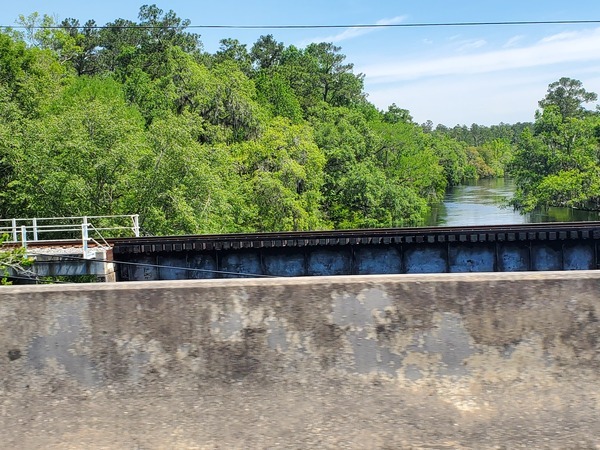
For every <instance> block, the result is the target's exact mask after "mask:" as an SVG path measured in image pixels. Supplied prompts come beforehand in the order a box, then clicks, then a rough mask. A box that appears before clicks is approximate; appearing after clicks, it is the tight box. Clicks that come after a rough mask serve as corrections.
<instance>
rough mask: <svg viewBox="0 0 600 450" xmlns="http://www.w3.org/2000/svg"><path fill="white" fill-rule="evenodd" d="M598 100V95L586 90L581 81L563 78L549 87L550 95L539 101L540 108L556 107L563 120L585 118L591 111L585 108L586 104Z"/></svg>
mask: <svg viewBox="0 0 600 450" xmlns="http://www.w3.org/2000/svg"><path fill="white" fill-rule="evenodd" d="M596 100H598V95H597V94H596V93H594V92H588V91H586V90H585V89H584V87H583V83H582V82H581V81H579V80H574V79H572V78H567V77H563V78H561V79H560V80H558V81H555V82H554V83H551V84H550V85H549V86H548V93H547V94H546V96H545V97H544V98H543V99H542V100H540V101H539V105H540V108H543V109H546V108H547V107H549V106H556V107H557V108H558V110H559V112H560V115H561V116H562V118H563V119H567V118H569V117H583V116H584V115H586V114H588V113H589V111H588V110H586V109H585V108H584V107H583V104H584V103H589V102H594V101H596Z"/></svg>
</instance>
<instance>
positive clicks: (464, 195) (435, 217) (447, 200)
mask: <svg viewBox="0 0 600 450" xmlns="http://www.w3.org/2000/svg"><path fill="white" fill-rule="evenodd" d="M514 190H515V186H514V183H513V181H512V180H510V179H504V178H495V179H485V180H479V181H477V182H473V183H470V184H466V185H461V186H454V187H453V188H451V189H450V190H449V191H448V192H447V193H446V195H445V197H444V201H443V203H440V204H438V205H436V206H434V207H433V208H432V211H431V214H430V216H429V218H428V220H427V222H426V224H425V225H427V226H464V225H512V224H520V223H540V222H581V221H589V220H600V213H599V212H597V211H581V210H576V209H571V208H547V209H543V210H542V209H540V210H535V211H533V212H531V213H527V214H520V213H519V212H517V211H514V210H513V208H512V207H509V206H506V204H507V202H508V200H509V199H510V198H511V197H512V195H513V192H514Z"/></svg>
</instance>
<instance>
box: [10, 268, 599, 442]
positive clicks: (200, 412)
mask: <svg viewBox="0 0 600 450" xmlns="http://www.w3.org/2000/svg"><path fill="white" fill-rule="evenodd" d="M599 318H600V272H568V273H567V272H561V273H555V272H545V273H536V274H533V273H521V274H497V273H496V274H454V275H449V274H441V275H420V276H409V275H394V276H371V277H332V278H296V279H289V278H288V279H268V280H218V281H217V280H198V281H179V282H149V283H120V284H119V283H117V284H110V285H107V284H94V285H84V286H82V285H76V286H75V285H68V286H63V285H55V286H21V287H17V286H15V287H2V288H1V290H0V436H2V444H1V446H2V447H3V448H27V449H30V448H137V449H151V448H152V449H153V448H361V449H363V448H381V449H396V448H437V449H441V448H453V449H454V448H458V449H460V448H477V449H482V448H495V449H501V448H507V449H508V448H511V449H512V448H561V449H562V448H581V449H597V448H600V438H599V437H598V436H600V415H599V414H598V413H599V408H600V383H599V382H600V376H599V373H600V372H599V369H600V352H599V350H600V341H599V337H600V322H599Z"/></svg>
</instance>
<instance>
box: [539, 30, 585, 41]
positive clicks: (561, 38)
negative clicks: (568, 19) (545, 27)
mask: <svg viewBox="0 0 600 450" xmlns="http://www.w3.org/2000/svg"><path fill="white" fill-rule="evenodd" d="M577 35H578V33H577V32H576V31H568V32H564V33H558V34H553V35H552V36H547V37H545V38H543V39H542V40H541V41H540V42H554V41H564V40H567V39H573V38H576V37H577Z"/></svg>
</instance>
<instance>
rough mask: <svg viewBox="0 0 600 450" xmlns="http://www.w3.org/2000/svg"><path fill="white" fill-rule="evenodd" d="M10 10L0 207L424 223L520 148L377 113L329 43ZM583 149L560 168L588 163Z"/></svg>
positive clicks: (2, 78) (288, 225) (176, 218)
mask: <svg viewBox="0 0 600 450" xmlns="http://www.w3.org/2000/svg"><path fill="white" fill-rule="evenodd" d="M20 21H21V23H22V24H24V25H25V26H26V28H25V31H24V32H22V33H17V32H14V31H10V30H8V31H7V32H6V33H0V112H1V114H0V175H1V178H0V186H1V189H0V211H1V214H2V215H3V216H4V217H13V216H20V217H22V216H25V215H28V216H37V217H40V216H54V215H102V214H128V213H139V214H140V220H141V225H142V227H143V228H144V230H145V231H146V232H147V233H151V234H177V233H218V232H243V231H253V230H261V231H267V230H307V229H320V228H354V227H383V226H386V227H387V226H407V225H418V224H419V223H421V222H422V221H423V220H424V218H425V217H426V215H427V212H428V210H429V208H430V206H431V205H432V204H433V203H435V202H437V201H439V200H440V199H441V198H442V195H443V193H444V190H445V189H446V187H447V186H449V185H452V184H457V183H460V182H462V181H464V180H465V179H468V178H476V177H479V176H491V175H497V174H500V173H503V170H504V165H505V162H506V160H507V158H508V157H507V155H508V154H510V152H511V151H512V148H513V146H514V144H515V142H516V138H515V134H516V132H515V131H514V130H513V129H512V128H510V126H505V127H500V128H498V129H484V128H478V127H477V126H475V125H474V126H472V127H471V129H470V130H469V131H468V132H467V133H466V134H465V136H462V135H461V136H459V134H460V133H462V131H463V130H462V129H457V130H454V129H446V130H443V129H441V128H440V129H439V130H438V129H436V130H433V129H432V128H433V127H432V126H429V127H422V126H420V125H418V124H416V123H414V122H413V120H412V117H411V116H410V113H409V111H407V110H405V109H403V108H401V107H399V106H397V105H395V104H392V105H391V106H390V107H389V108H388V109H387V110H386V111H379V110H378V109H377V108H376V107H375V106H373V105H372V104H371V103H369V102H368V100H367V94H366V93H365V92H364V85H363V80H364V76H363V75H362V74H360V73H355V72H354V66H353V64H352V63H351V62H348V61H347V60H346V56H345V55H344V54H343V53H342V49H341V48H340V47H338V46H335V45H334V44H332V43H327V42H322V43H313V44H309V45H308V46H306V47H305V48H298V47H295V46H293V45H285V44H284V43H282V42H279V41H277V40H276V39H275V38H274V37H273V36H272V35H267V36H261V37H260V38H259V39H258V40H257V41H256V42H255V43H254V44H253V45H247V44H245V43H241V42H239V41H238V40H236V39H230V38H224V39H222V40H221V46H220V48H219V50H218V51H216V52H215V53H214V54H209V53H206V52H205V51H204V50H203V46H202V42H201V40H200V37H199V36H198V35H197V34H194V33H190V32H189V31H188V28H187V27H188V25H189V21H187V20H185V19H182V18H180V17H178V16H177V14H175V13H174V12H173V11H167V12H165V11H163V10H161V9H160V8H158V7H156V6H155V5H149V6H148V5H146V6H143V7H142V8H140V11H139V16H138V20H137V21H129V20H125V19H121V18H117V19H115V20H113V21H111V22H109V23H108V24H106V27H104V28H101V29H98V28H96V27H95V25H96V23H95V22H94V21H93V20H88V21H85V22H81V21H79V19H72V18H66V19H64V20H62V21H60V22H55V19H53V18H51V17H48V16H40V15H39V14H37V13H34V14H32V15H30V16H28V17H23V16H21V18H20ZM81 23H83V25H81ZM39 24H44V25H52V26H53V27H51V28H37V27H36V26H37V25H39ZM554 91H557V89H554ZM554 91H553V92H554ZM574 92H575V93H576V92H579V91H576V90H575V91H574ZM576 95H583V97H582V98H583V100H585V99H587V98H589V96H586V95H585V94H582V93H579V94H576ZM546 109H547V110H548V112H547V113H546ZM551 111H552V108H550V107H547V108H545V115H546V116H547V117H546V119H547V120H546V119H544V120H546V122H548V121H550V122H552V120H554V119H553V118H552V117H551ZM577 120H584V119H583V118H578V119H577ZM585 120H587V119H585ZM540 126H541V125H540ZM564 126H567V125H564ZM569 126H571V127H574V128H573V133H576V130H577V129H578V128H577V126H578V125H577V123H575V122H573V123H571V124H570V125H569ZM577 136H578V139H579V140H578V141H577V142H578V145H581V146H582V147H585V148H586V149H587V148H588V146H589V145H588V144H589V142H588V141H589V140H590V139H591V135H589V133H587V134H585V133H584V134H581V135H580V134H577ZM579 143H580V144H579ZM532 145H533V146H535V145H538V144H537V143H536V144H535V145H534V144H532ZM539 145H541V144H539ZM584 153H585V155H587V156H585V157H582V158H579V159H577V158H576V159H577V161H578V163H577V164H566V163H565V164H566V165H565V166H564V170H584V169H585V170H587V168H588V166H589V164H588V162H586V161H588V160H587V159H585V158H588V159H589V158H591V156H590V155H591V154H590V152H589V149H588V150H586V151H585V152H584ZM563 159H564V158H563ZM556 164H558V165H560V164H559V163H558V162H557V163H556ZM561 167H562V166H561ZM524 176H525V175H524ZM573 177H575V175H573ZM574 179H576V177H575V178H574Z"/></svg>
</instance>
